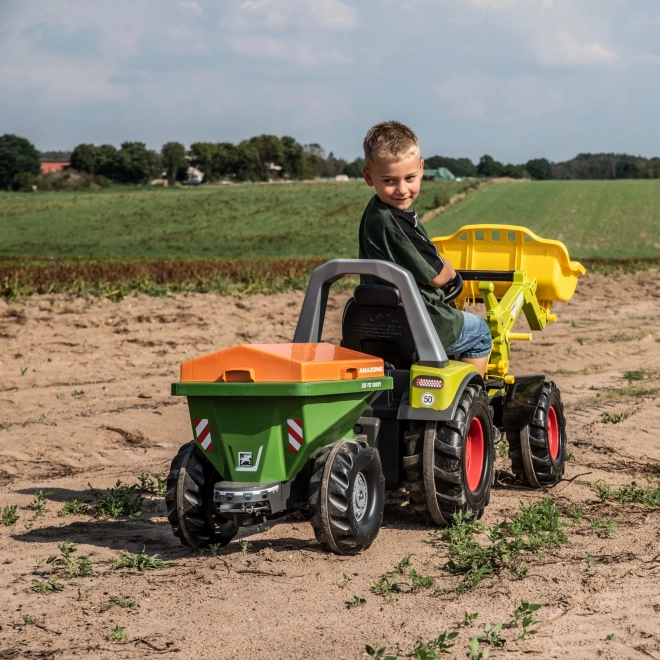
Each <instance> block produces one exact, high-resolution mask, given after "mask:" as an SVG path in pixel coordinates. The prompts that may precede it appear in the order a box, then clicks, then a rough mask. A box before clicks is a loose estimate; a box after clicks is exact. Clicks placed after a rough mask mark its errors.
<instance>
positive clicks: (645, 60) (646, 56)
mask: <svg viewBox="0 0 660 660" xmlns="http://www.w3.org/2000/svg"><path fill="white" fill-rule="evenodd" d="M637 61H638V62H641V63H642V64H660V55H654V54H653V53H643V54H642V55H638V56H637Z"/></svg>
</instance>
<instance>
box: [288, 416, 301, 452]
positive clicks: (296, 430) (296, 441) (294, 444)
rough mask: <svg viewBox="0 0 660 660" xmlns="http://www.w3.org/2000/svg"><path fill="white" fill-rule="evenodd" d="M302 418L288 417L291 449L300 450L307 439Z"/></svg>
mask: <svg viewBox="0 0 660 660" xmlns="http://www.w3.org/2000/svg"><path fill="white" fill-rule="evenodd" d="M302 425H303V423H302V419H287V420H286V430H287V432H288V434H289V449H290V450H291V451H294V452H296V451H300V448H301V447H302V445H303V442H304V441H305V437H304V436H303V429H302Z"/></svg>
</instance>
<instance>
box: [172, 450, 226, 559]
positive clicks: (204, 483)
mask: <svg viewBox="0 0 660 660" xmlns="http://www.w3.org/2000/svg"><path fill="white" fill-rule="evenodd" d="M219 480H220V475H219V474H218V473H217V471H216V469H215V468H214V467H213V465H212V464H211V462H210V461H209V460H208V459H207V458H206V457H205V456H204V455H203V454H202V452H201V451H200V450H199V449H198V448H197V445H196V444H195V442H194V441H193V440H191V441H190V442H187V443H186V444H185V445H183V446H182V447H181V448H180V449H179V453H178V454H177V455H176V456H175V457H174V459H173V460H172V465H171V467H170V473H169V474H168V475H167V491H166V493H165V504H166V505H167V519H168V520H169V521H170V524H171V525H172V531H173V532H174V536H177V537H178V538H179V539H180V540H181V543H183V545H187V546H189V547H191V548H196V549H201V548H208V547H209V546H210V545H214V544H217V545H221V546H225V545H227V543H229V541H231V540H232V539H233V538H234V536H236V532H237V531H238V529H237V527H236V525H235V524H234V522H233V520H230V519H229V518H225V517H223V516H220V515H218V513H217V511H216V508H215V504H214V502H213V485H214V484H215V482H216V481H219Z"/></svg>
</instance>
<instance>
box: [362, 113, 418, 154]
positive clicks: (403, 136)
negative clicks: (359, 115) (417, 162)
mask: <svg viewBox="0 0 660 660" xmlns="http://www.w3.org/2000/svg"><path fill="white" fill-rule="evenodd" d="M362 146H363V147H364V159H365V160H366V161H367V165H369V164H370V163H372V162H373V161H374V160H376V159H382V160H388V161H397V160H400V159H401V158H403V157H404V156H407V155H408V154H409V153H410V152H411V151H412V150H413V149H417V151H418V152H419V141H418V140H417V136H416V135H415V133H414V132H413V131H412V129H410V128H408V127H407V126H406V125H405V124H402V123H401V122H398V121H381V122H380V123H378V124H376V125H375V126H372V127H371V128H370V129H369V130H368V131H367V135H366V136H365V138H364V142H363V143H362Z"/></svg>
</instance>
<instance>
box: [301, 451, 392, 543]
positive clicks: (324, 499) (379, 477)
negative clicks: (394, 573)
mask: <svg viewBox="0 0 660 660" xmlns="http://www.w3.org/2000/svg"><path fill="white" fill-rule="evenodd" d="M313 460H314V466H313V471H312V477H311V479H310V482H309V490H308V496H309V510H310V512H311V518H310V523H311V525H312V527H313V529H314V534H315V535H316V539H317V541H319V542H320V543H321V545H322V546H323V547H324V548H326V549H327V550H330V551H332V552H335V553H337V554H339V555H355V554H357V553H359V552H362V551H363V550H366V549H367V548H368V547H369V546H370V545H371V544H372V543H373V542H374V539H375V538H376V536H377V535H378V532H379V530H380V526H381V524H382V522H383V511H384V509H385V477H384V476H383V468H382V465H381V462H380V455H379V454H378V451H377V450H376V449H374V448H373V447H370V446H369V445H368V444H367V443H366V442H358V441H357V440H339V441H338V442H335V443H333V444H331V445H328V446H327V447H324V448H323V449H321V450H320V451H319V452H317V453H316V455H315V456H314V457H313Z"/></svg>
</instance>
